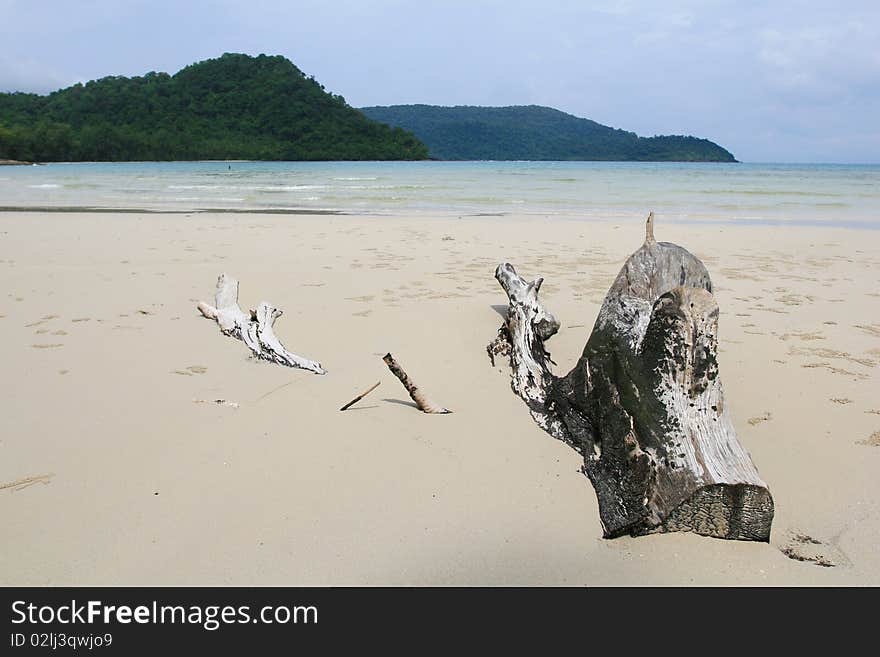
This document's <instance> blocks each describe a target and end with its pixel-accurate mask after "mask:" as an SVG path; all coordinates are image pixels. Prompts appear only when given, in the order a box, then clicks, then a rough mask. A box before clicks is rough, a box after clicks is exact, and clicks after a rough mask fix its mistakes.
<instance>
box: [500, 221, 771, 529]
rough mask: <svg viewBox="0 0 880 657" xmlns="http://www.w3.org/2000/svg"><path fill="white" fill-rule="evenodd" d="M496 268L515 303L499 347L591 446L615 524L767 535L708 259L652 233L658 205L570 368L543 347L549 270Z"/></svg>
mask: <svg viewBox="0 0 880 657" xmlns="http://www.w3.org/2000/svg"><path fill="white" fill-rule="evenodd" d="M495 278H497V279H498V282H499V283H500V284H501V286H502V287H503V288H504V290H505V292H507V296H508V299H509V307H508V312H507V318H506V321H505V323H504V325H503V326H502V328H501V329H500V330H499V335H498V337H496V339H495V341H494V342H492V343H491V344H490V345H489V353H490V355H492V354H504V353H507V354H508V355H509V356H510V365H511V386H512V388H513V391H514V392H515V393H516V394H517V395H519V396H520V397H521V398H522V399H523V400H524V401H525V402H526V404H527V405H528V407H529V410H530V411H531V414H532V417H533V418H534V419H535V421H536V422H537V423H538V424H539V425H540V426H541V427H542V428H543V429H545V430H546V431H547V432H548V433H550V434H551V435H552V436H554V437H555V438H558V439H560V440H563V441H565V442H566V443H568V444H570V445H571V446H572V447H574V448H575V449H577V450H578V451H579V452H580V453H581V454H582V455H583V458H584V467H583V470H584V472H585V474H586V475H587V476H588V477H589V478H590V481H591V482H592V483H593V487H594V488H595V490H596V495H597V498H598V501H599V514H600V519H601V522H602V527H603V530H604V535H605V537H606V538H611V537H614V536H620V535H623V534H630V535H634V536H637V535H643V534H650V533H655V532H666V531H693V532H696V533H699V534H705V535H709V536H715V537H719V538H728V539H743V540H757V541H768V540H769V537H770V525H771V523H772V520H773V498H772V497H771V495H770V491H769V490H768V488H767V485H766V484H765V483H764V482H763V481H762V480H761V478H760V476H759V475H758V472H757V470H756V469H755V466H754V465H753V464H752V461H751V459H750V458H749V455H748V454H747V453H746V451H745V450H744V449H743V448H742V446H741V445H740V444H739V442H738V441H737V439H736V433H735V431H734V428H733V424H732V422H731V419H730V413H729V411H728V409H727V406H726V405H725V403H724V395H723V391H722V386H721V379H720V378H719V375H718V361H717V358H716V353H717V347H718V305H717V303H716V302H715V298H714V297H713V296H712V282H711V279H710V278H709V273H708V272H707V271H706V268H705V266H704V265H703V263H702V262H700V260H699V259H698V258H696V257H695V256H693V255H692V254H691V253H689V252H688V251H686V250H685V249H683V248H681V247H680V246H677V245H675V244H671V243H668V242H657V241H656V240H655V239H654V234H653V214H651V215H650V216H649V218H648V223H647V228H646V238H645V243H644V245H643V246H642V247H641V248H640V249H639V250H638V251H636V252H635V253H634V254H633V255H632V256H630V258H629V259H628V260H627V261H626V263H625V264H624V266H623V269H622V270H621V271H620V273H619V274H618V276H617V279H616V280H615V281H614V283H613V285H612V286H611V289H610V290H609V291H608V294H607V296H606V297H605V301H604V303H603V304H602V307H601V309H600V311H599V317H598V319H597V320H596V323H595V326H594V327H593V332H592V334H591V335H590V338H589V340H588V341H587V344H586V347H585V348H584V351H583V354H582V355H581V357H580V360H579V361H578V363H577V365H575V367H574V369H572V370H571V372H569V374H568V375H566V376H564V377H557V376H555V375H553V374H552V372H551V370H550V366H549V363H550V362H552V361H550V356H549V354H548V352H547V351H546V349H545V347H544V342H545V340H547V339H549V338H550V337H551V336H552V335H553V334H554V333H556V331H557V330H558V328H559V323H558V322H557V321H556V320H555V318H554V317H553V316H552V315H551V314H550V313H549V312H548V311H547V310H546V309H544V308H543V306H542V305H541V303H540V301H539V300H538V291H539V289H540V287H541V282H542V279H540V278H539V279H537V280H535V281H533V282H531V283H527V282H526V281H525V280H524V279H523V278H521V277H520V276H519V275H517V273H516V271H515V269H514V268H513V266H512V265H509V264H502V265H499V266H498V268H497V270H496V272H495Z"/></svg>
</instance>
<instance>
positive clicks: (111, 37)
mask: <svg viewBox="0 0 880 657" xmlns="http://www.w3.org/2000/svg"><path fill="white" fill-rule="evenodd" d="M0 17H2V19H3V20H2V22H0V90H2V91H13V90H17V91H37V92H41V93H44V92H47V91H51V90H54V89H57V88H60V87H65V86H69V85H71V84H73V83H75V82H84V81H87V80H90V79H94V78H98V77H103V76H105V75H142V74H143V73H146V72H148V71H151V70H154V71H166V72H169V73H175V72H176V71H178V70H179V69H181V68H182V67H184V66H186V65H187V64H190V63H192V62H195V61H199V60H203V59H207V58H211V57H217V56H219V55H221V54H222V53H224V52H244V53H248V54H252V55H257V54H260V53H266V54H281V55H284V56H286V57H287V58H289V59H290V60H291V61H293V62H294V63H295V64H296V65H297V66H298V67H299V68H300V69H302V70H303V71H304V72H305V73H306V74H308V75H314V76H315V77H316V78H317V79H318V81H319V82H321V83H322V84H324V86H325V87H326V88H327V90H328V91H332V92H334V93H338V94H341V95H343V96H344V97H345V99H346V100H347V101H348V102H349V103H350V104H351V105H354V106H356V107H360V106H366V105H393V104H400V103H428V104H434V105H530V104H535V105H547V106H551V107H556V108H558V109H561V110H563V111H565V112H569V113H571V114H575V115H577V116H581V117H586V118H590V119H593V120H595V121H599V122H600V123H604V124H606V125H611V126H614V127H618V128H624V129H626V130H632V131H634V132H637V133H639V134H640V135H645V136H650V135H654V134H693V135H696V136H700V137H706V138H708V139H711V140H713V141H716V142H718V143H719V144H721V145H722V146H724V147H726V148H727V149H728V150H730V151H731V152H733V154H734V155H735V156H736V157H737V158H738V159H740V160H742V161H753V162H768V161H775V162H875V163H876V162H880V120H878V117H880V0H866V1H863V2H854V1H848V0H836V1H834V2H807V1H800V2H799V1H795V0H774V1H772V2H771V1H769V0H766V1H763V2H752V1H750V0H735V1H728V0H704V1H702V2H696V1H694V2H686V1H684V2H677V1H675V0H667V1H665V2H661V1H659V0H656V1H648V0H599V1H596V2H590V1H589V0H582V1H579V2H578V1H574V0H572V1H566V0H536V1H531V0H528V1H517V0H497V1H496V0H464V1H459V0H446V1H443V2H441V1H432V0H362V1H354V0H314V1H313V0H290V1H287V2H285V1H282V0H240V1H232V0H217V1H214V2H208V1H203V0H153V1H149V2H148V1H145V0H68V1H65V2H60V1H52V0H24V1H20V0H0Z"/></svg>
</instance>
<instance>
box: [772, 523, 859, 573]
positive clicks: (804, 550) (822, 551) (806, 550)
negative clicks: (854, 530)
mask: <svg viewBox="0 0 880 657" xmlns="http://www.w3.org/2000/svg"><path fill="white" fill-rule="evenodd" d="M779 551H780V552H782V554H784V555H785V556H787V557H788V558H789V559H794V560H795V561H804V562H806V563H812V564H814V565H816V566H821V567H822V568H834V567H835V566H836V565H837V564H838V563H840V562H845V561H846V557H844V556H843V554H842V553H840V551H839V550H837V549H835V548H834V547H833V546H831V545H827V544H825V543H823V542H822V541H820V540H817V539H815V538H813V537H812V536H810V535H809V534H806V533H804V532H801V531H797V530H795V531H789V532H788V539H787V540H786V542H785V544H784V545H783V546H782V547H780V548H779Z"/></svg>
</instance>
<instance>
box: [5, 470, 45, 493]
mask: <svg viewBox="0 0 880 657" xmlns="http://www.w3.org/2000/svg"><path fill="white" fill-rule="evenodd" d="M54 476H55V475H53V474H44V475H35V476H33V477H25V478H24V479H18V480H16V481H10V482H9V483H7V484H0V490H5V489H9V490H11V491H12V492H13V493H15V492H16V491H20V490H22V489H24V488H27V487H28V486H33V485H34V484H49V483H51V482H52V477H54Z"/></svg>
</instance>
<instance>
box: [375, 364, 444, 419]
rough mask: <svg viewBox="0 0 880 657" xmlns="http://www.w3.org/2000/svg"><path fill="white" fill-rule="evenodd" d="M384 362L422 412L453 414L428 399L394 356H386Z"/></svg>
mask: <svg viewBox="0 0 880 657" xmlns="http://www.w3.org/2000/svg"><path fill="white" fill-rule="evenodd" d="M382 360H384V361H385V364H386V365H387V366H388V369H389V370H391V373H392V374H393V375H394V376H396V377H397V378H398V379H400V382H401V383H402V384H403V387H404V388H406V391H407V392H408V393H409V396H410V397H411V398H412V400H413V401H414V402H415V403H416V406H418V407H419V410H420V411H424V412H425V413H451V412H452V411H450V410H449V409H447V408H444V407H443V406H440V404H437V403H435V402H433V401H431V400H430V399H428V398H427V397H426V396H425V395H424V393H423V392H422V391H421V390H420V389H419V387H418V386H417V385H416V384H415V382H414V381H413V380H412V379H411V378H409V375H407V373H406V372H405V371H404V369H403V368H402V367H401V366H400V364H399V363H398V362H397V361H396V360H394V356H392V355H391V354H390V353H388V354H385V356H383V357H382Z"/></svg>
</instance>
